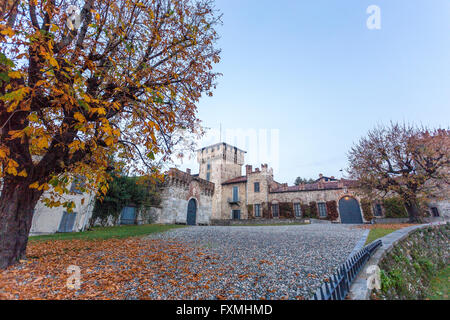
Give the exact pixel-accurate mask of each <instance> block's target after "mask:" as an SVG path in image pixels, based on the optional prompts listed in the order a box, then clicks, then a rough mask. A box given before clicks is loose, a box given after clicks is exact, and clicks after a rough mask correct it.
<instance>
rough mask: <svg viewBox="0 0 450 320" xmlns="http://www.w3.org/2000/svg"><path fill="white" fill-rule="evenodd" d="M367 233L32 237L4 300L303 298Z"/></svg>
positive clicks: (215, 230)
mask: <svg viewBox="0 0 450 320" xmlns="http://www.w3.org/2000/svg"><path fill="white" fill-rule="evenodd" d="M363 232H364V231H363V230H361V229H356V228H351V227H346V226H335V225H304V226H302V225H299V226H276V227H267V226H264V227H241V228H239V227H192V228H182V229H173V230H171V231H169V232H167V233H161V234H157V235H153V236H151V237H148V238H127V239H94V240H92V239H91V240H88V239H72V240H53V241H30V243H29V245H28V249H27V259H26V260H24V261H21V263H20V264H18V265H15V266H12V267H10V268H8V269H7V270H5V271H2V272H1V271H0V299H89V300H91V299H188V300H191V299H306V298H308V297H309V296H310V295H311V293H312V292H313V291H314V290H315V289H317V287H318V286H319V285H320V284H322V282H323V281H326V279H328V277H329V276H330V275H331V274H332V273H333V272H334V270H335V269H336V268H337V266H338V265H340V264H341V263H342V262H343V261H344V260H345V259H346V258H347V256H348V255H349V254H350V252H351V251H352V250H353V248H354V246H355V244H356V243H357V242H358V240H359V239H360V238H361V237H362V234H363ZM69 266H78V267H79V268H80V272H81V287H80V288H79V290H72V289H70V288H69V287H68V286H67V283H68V280H70V279H71V278H73V276H74V274H72V273H71V272H69V273H68V272H67V268H68V267H69ZM72 283H73V282H72V281H69V284H72Z"/></svg>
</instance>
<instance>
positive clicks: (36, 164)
mask: <svg viewBox="0 0 450 320" xmlns="http://www.w3.org/2000/svg"><path fill="white" fill-rule="evenodd" d="M219 23H220V15H218V13H217V11H216V9H215V8H214V4H213V1H212V0H77V1H64V0H60V1H56V0H26V1H25V0H7V1H2V2H1V4H0V44H1V47H0V130H1V141H0V161H1V173H0V174H1V179H2V190H1V196H0V268H5V267H7V266H9V265H11V264H13V263H15V262H16V261H18V260H19V259H21V258H22V257H24V254H25V249H26V245H27V240H28V233H29V229H30V226H31V221H32V214H33V209H34V207H35V205H36V203H37V202H38V200H39V199H40V198H41V196H42V195H43V193H44V191H47V192H46V193H45V195H47V194H48V196H45V199H44V201H45V203H46V205H48V206H59V205H64V206H66V207H67V209H68V210H72V209H73V204H72V203H70V202H69V203H67V202H66V203H65V202H63V201H62V200H61V199H60V198H59V196H60V195H62V194H65V193H68V192H69V190H68V189H69V188H68V186H69V185H70V183H71V181H72V179H73V177H74V176H78V177H79V176H82V177H84V178H85V179H86V180H85V188H86V190H101V192H102V193H106V191H107V180H106V175H105V171H106V168H107V163H108V158H110V157H115V158H116V159H122V162H123V163H124V164H126V165H127V166H133V168H134V169H135V170H136V172H138V173H143V172H144V171H145V172H144V173H147V174H148V173H151V174H157V167H155V164H154V161H153V159H155V156H157V155H158V157H160V158H161V155H162V159H166V158H167V157H168V156H169V155H170V151H171V149H172V148H173V146H174V143H175V141H174V139H173V137H174V136H180V133H179V130H183V131H185V132H186V133H187V134H192V133H197V132H199V121H198V119H197V118H196V104H197V103H198V101H199V99H200V97H201V96H202V95H203V94H206V95H211V94H212V93H211V90H213V89H214V86H215V80H216V78H217V76H218V74H217V73H215V72H213V70H212V66H213V64H214V63H217V62H218V61H219V53H220V52H219V50H218V49H217V48H215V45H216V40H217V38H218V36H217V33H216V31H215V27H216V26H217V25H218V24H219ZM175 133H177V134H175ZM181 135H182V134H181Z"/></svg>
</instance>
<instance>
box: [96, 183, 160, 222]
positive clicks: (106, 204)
mask: <svg viewBox="0 0 450 320" xmlns="http://www.w3.org/2000/svg"><path fill="white" fill-rule="evenodd" d="M160 202H161V199H160V194H159V192H158V187H157V184H156V182H153V181H150V180H149V179H146V178H145V177H126V176H121V175H118V174H112V178H111V181H110V182H109V188H108V191H107V193H106V195H105V197H104V199H103V200H101V199H99V198H97V199H96V201H95V205H94V210H93V213H92V218H91V223H93V222H94V221H95V220H96V219H97V218H99V219H100V221H101V223H102V224H104V223H106V221H108V219H109V217H112V218H113V221H114V222H117V219H118V218H119V216H120V213H121V212H122V209H123V208H124V207H126V206H127V205H130V204H132V205H134V206H136V208H137V209H138V210H140V209H144V208H149V207H152V206H158V205H159V204H160Z"/></svg>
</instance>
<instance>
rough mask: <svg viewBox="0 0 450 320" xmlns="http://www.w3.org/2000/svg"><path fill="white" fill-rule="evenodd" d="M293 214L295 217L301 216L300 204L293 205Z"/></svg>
mask: <svg viewBox="0 0 450 320" xmlns="http://www.w3.org/2000/svg"><path fill="white" fill-rule="evenodd" d="M294 212H295V216H296V217H298V218H299V217H301V216H302V207H301V206H300V203H294Z"/></svg>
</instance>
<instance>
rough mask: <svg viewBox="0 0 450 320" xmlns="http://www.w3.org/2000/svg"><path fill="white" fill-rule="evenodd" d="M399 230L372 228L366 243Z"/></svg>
mask: <svg viewBox="0 0 450 320" xmlns="http://www.w3.org/2000/svg"><path fill="white" fill-rule="evenodd" d="M397 230H398V229H379V228H377V229H372V230H370V232H369V235H368V236H367V240H366V245H367V244H369V243H371V242H372V241H375V240H377V239H379V238H382V237H384V236H386V235H388V234H389V233H392V232H394V231H397Z"/></svg>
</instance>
